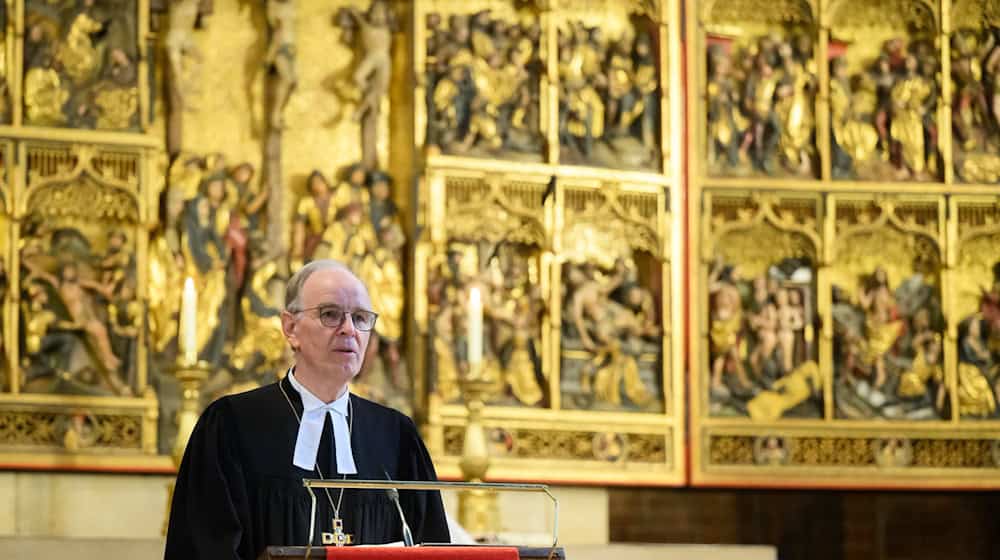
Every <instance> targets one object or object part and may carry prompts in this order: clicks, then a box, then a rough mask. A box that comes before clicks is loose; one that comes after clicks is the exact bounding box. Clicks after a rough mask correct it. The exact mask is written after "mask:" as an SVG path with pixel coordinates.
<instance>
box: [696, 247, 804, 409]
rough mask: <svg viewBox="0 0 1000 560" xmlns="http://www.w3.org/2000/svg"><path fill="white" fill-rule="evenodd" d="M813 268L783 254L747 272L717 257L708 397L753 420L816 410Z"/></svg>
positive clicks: (711, 287)
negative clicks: (786, 257)
mask: <svg viewBox="0 0 1000 560" xmlns="http://www.w3.org/2000/svg"><path fill="white" fill-rule="evenodd" d="M813 276H814V271H813V269H812V265H811V263H810V262H809V261H808V260H803V259H785V260H782V261H780V262H777V263H774V264H772V265H769V266H767V267H765V268H764V270H763V272H762V273H760V274H754V275H745V274H744V273H743V272H742V268H741V267H740V266H738V265H735V264H727V263H726V261H725V260H724V259H723V258H721V257H718V258H716V260H715V261H714V262H713V263H712V264H711V266H710V268H709V283H708V296H709V317H708V346H709V353H708V356H709V367H710V383H709V404H710V409H711V412H712V414H713V415H715V416H743V415H747V416H749V417H750V418H751V419H753V420H777V419H779V418H784V417H791V418H803V417H804V418H809V417H818V416H821V415H822V392H823V384H822V377H821V375H820V369H819V365H818V363H817V361H816V357H817V347H816V344H815V342H814V337H813V331H814V324H815V323H816V310H815V304H814V303H813V302H815V295H814V294H815V291H814V284H813Z"/></svg>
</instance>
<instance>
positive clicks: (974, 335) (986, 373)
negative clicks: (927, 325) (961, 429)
mask: <svg viewBox="0 0 1000 560" xmlns="http://www.w3.org/2000/svg"><path fill="white" fill-rule="evenodd" d="M992 273H993V275H992V276H993V277H992V282H991V283H990V284H989V287H988V288H986V289H982V290H981V292H980V295H979V305H978V309H977V310H976V312H975V313H973V314H971V315H969V316H968V317H965V318H963V320H962V322H961V323H960V324H959V330H958V387H957V397H958V413H959V414H960V415H961V417H963V418H979V419H982V418H995V417H996V415H997V402H998V400H1000V262H996V263H995V264H994V265H993V270H992Z"/></svg>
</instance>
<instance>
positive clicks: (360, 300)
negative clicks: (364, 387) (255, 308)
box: [281, 269, 372, 382]
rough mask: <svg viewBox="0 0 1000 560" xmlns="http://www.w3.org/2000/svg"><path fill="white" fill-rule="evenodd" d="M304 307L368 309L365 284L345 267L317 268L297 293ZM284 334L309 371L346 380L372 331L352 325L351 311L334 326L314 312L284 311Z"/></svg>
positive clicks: (356, 369) (358, 362)
mask: <svg viewBox="0 0 1000 560" xmlns="http://www.w3.org/2000/svg"><path fill="white" fill-rule="evenodd" d="M300 301H301V303H302V308H303V309H312V308H315V307H316V306H322V305H336V306H338V307H340V308H341V309H343V310H345V311H348V312H350V311H355V310H359V309H363V310H371V308H372V304H371V299H370V298H369V297H368V291H367V290H366V289H365V287H364V285H363V284H361V282H360V281H359V280H358V279H357V278H355V277H354V275H352V274H351V273H349V272H347V271H345V270H336V269H333V270H319V271H316V272H314V273H313V274H312V275H311V276H309V278H308V279H307V280H306V282H305V285H304V286H303V287H302V293H301V294H300ZM281 319H282V321H281V322H282V327H283V329H284V331H285V338H287V339H288V342H289V344H291V346H292V347H293V348H297V349H298V352H297V356H296V362H297V363H298V364H299V365H300V366H302V367H303V368H308V369H309V370H310V371H316V372H323V373H324V375H331V376H337V377H339V378H340V380H341V381H343V382H349V381H350V380H351V379H353V378H354V376H355V375H357V374H358V372H359V371H361V365H362V363H363V361H364V356H365V349H366V348H367V347H368V339H369V338H370V337H371V332H370V331H369V332H364V331H359V330H358V329H356V328H354V322H353V321H352V320H351V318H350V315H349V314H348V316H347V317H345V318H344V321H343V323H341V325H340V326H339V327H337V328H330V327H326V326H324V325H323V324H322V323H321V322H320V320H319V316H318V314H317V312H316V311H315V310H314V311H307V312H305V313H288V312H283V313H282V316H281Z"/></svg>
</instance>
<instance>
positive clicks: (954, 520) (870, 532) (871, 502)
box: [610, 488, 1000, 560]
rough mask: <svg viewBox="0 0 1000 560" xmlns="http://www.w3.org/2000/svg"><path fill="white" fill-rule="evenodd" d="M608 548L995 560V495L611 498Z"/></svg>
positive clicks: (861, 559) (999, 549)
mask: <svg viewBox="0 0 1000 560" xmlns="http://www.w3.org/2000/svg"><path fill="white" fill-rule="evenodd" d="M610 523H611V527H610V535H611V540H612V541H614V542H652V543H717V544H766V545H772V546H776V547H777V548H778V552H779V557H780V558H781V560H795V559H799V558H801V559H809V560H842V559H844V560H855V559H856V560H904V559H905V560H923V559H927V560H938V559H940V558H976V559H980V558H982V559H986V558H1000V493H996V492H978V493H977V492H849V491H821V490H796V491H786V490H729V489H649V488H643V489H631V488H615V489H611V491H610Z"/></svg>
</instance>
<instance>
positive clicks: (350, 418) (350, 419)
mask: <svg viewBox="0 0 1000 560" xmlns="http://www.w3.org/2000/svg"><path fill="white" fill-rule="evenodd" d="M286 379H287V377H286ZM278 388H279V389H281V394H282V395H283V396H284V397H285V402H287V403H288V408H290V409H291V410H292V414H293V415H294V416H295V422H296V423H298V424H299V425H300V426H301V425H302V417H301V416H299V413H298V411H297V410H295V405H293V404H292V399H290V398H289V397H288V393H286V392H285V387H284V385H282V384H281V381H279V382H278ZM353 409H354V407H353V406H352V405H351V397H350V396H348V397H347V444H348V445H350V442H351V433H352V431H353V428H354V413H353ZM327 414H329V412H327ZM313 466H315V468H316V473H317V474H319V479H320V480H326V477H325V476H323V469H321V468H320V467H319V462H318V461H317V462H315V463H313ZM342 480H347V475H346V474H345V475H342ZM323 492H325V493H326V499H327V501H328V502H330V507H331V508H333V518H334V520H340V506H341V503H342V502H343V501H344V489H343V488H341V489H340V495H339V496H338V497H337V503H336V505H334V503H333V496H330V489H329V488H324V489H323Z"/></svg>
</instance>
